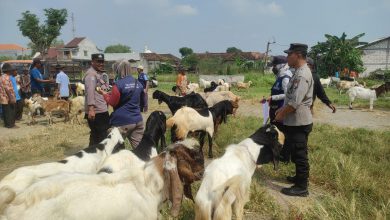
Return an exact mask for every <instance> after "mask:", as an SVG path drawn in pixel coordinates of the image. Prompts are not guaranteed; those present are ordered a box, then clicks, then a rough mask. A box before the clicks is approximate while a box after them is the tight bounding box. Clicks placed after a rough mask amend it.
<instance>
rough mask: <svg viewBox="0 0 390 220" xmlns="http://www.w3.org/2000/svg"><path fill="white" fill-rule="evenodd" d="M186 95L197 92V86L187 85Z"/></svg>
mask: <svg viewBox="0 0 390 220" xmlns="http://www.w3.org/2000/svg"><path fill="white" fill-rule="evenodd" d="M187 88H188V89H187V94H190V93H192V92H197V91H198V89H199V84H198V83H189V84H188V85H187Z"/></svg>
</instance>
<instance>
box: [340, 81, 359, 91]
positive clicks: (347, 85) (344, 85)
mask: <svg viewBox="0 0 390 220" xmlns="http://www.w3.org/2000/svg"><path fill="white" fill-rule="evenodd" d="M354 86H359V83H358V82H357V81H345V80H340V82H338V83H337V84H336V88H337V90H339V95H341V92H342V91H343V90H345V91H347V90H348V89H350V88H352V87H354Z"/></svg>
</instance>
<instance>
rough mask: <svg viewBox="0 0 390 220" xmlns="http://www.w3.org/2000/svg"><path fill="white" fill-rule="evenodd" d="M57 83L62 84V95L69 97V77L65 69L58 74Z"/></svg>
mask: <svg viewBox="0 0 390 220" xmlns="http://www.w3.org/2000/svg"><path fill="white" fill-rule="evenodd" d="M56 83H58V84H60V97H69V77H68V76H67V75H66V74H65V73H64V72H63V71H60V72H59V73H58V74H57V77H56Z"/></svg>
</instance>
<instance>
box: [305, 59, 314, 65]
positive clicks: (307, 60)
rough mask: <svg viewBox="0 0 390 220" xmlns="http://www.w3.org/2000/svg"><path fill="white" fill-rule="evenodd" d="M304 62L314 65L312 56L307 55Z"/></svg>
mask: <svg viewBox="0 0 390 220" xmlns="http://www.w3.org/2000/svg"><path fill="white" fill-rule="evenodd" d="M306 62H307V64H309V65H311V66H314V60H313V59H312V58H310V57H307V58H306Z"/></svg>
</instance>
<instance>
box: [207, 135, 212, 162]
mask: <svg viewBox="0 0 390 220" xmlns="http://www.w3.org/2000/svg"><path fill="white" fill-rule="evenodd" d="M208 136H209V158H213V138H212V137H211V135H210V134H208Z"/></svg>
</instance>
